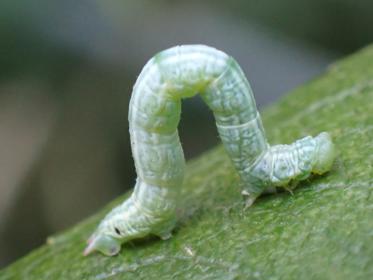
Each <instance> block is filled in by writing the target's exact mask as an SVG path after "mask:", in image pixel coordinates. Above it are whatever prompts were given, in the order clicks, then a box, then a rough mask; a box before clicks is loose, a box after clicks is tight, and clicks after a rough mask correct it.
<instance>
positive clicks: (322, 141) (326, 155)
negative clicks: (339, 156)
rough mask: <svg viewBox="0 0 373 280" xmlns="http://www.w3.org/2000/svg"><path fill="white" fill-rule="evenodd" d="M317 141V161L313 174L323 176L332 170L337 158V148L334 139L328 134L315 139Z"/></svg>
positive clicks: (321, 134)
mask: <svg viewBox="0 0 373 280" xmlns="http://www.w3.org/2000/svg"><path fill="white" fill-rule="evenodd" d="M315 140H316V145H317V146H316V148H317V153H316V157H315V159H316V161H315V164H314V166H313V168H312V172H313V173H316V174H323V173H325V172H327V171H329V170H330V168H331V167H332V165H333V161H334V158H335V148H334V144H333V142H332V139H331V137H330V135H329V133H327V132H322V133H320V134H319V135H317V136H316V137H315Z"/></svg>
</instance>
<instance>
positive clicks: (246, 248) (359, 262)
mask: <svg viewBox="0 0 373 280" xmlns="http://www.w3.org/2000/svg"><path fill="white" fill-rule="evenodd" d="M262 116H263V120H264V126H265V128H266V132H267V135H268V137H269V139H270V142H271V143H290V142H292V141H293V140H295V139H296V138H299V137H302V136H305V135H309V134H311V135H315V134H318V133H319V132H321V131H329V132H330V133H331V134H332V136H333V138H334V141H335V144H336V147H337V150H338V152H339V154H338V158H337V160H336V162H335V165H334V167H333V169H332V170H331V172H329V173H328V174H326V175H324V176H319V177H314V178H312V179H310V180H308V181H305V182H302V183H301V184H300V186H299V188H298V189H297V190H296V191H295V193H294V195H291V194H289V193H286V192H284V193H280V194H276V195H270V196H265V197H263V198H261V199H259V200H258V201H257V202H256V203H255V204H254V205H253V206H252V207H251V208H249V209H246V210H245V209H244V201H243V199H242V197H241V195H240V189H239V181H238V176H237V174H236V173H235V171H234V169H233V168H232V166H231V164H230V162H229V160H228V158H227V156H226V154H225V153H224V151H223V149H222V147H217V148H215V149H213V150H212V151H209V152H208V153H206V154H204V155H202V156H201V157H199V158H197V159H196V160H193V161H191V162H189V163H188V166H187V175H186V180H185V184H184V188H183V192H184V195H183V196H182V197H183V201H182V202H181V205H180V211H179V212H180V213H179V214H180V222H179V224H178V227H177V229H176V231H175V232H174V236H173V238H171V239H169V240H167V241H161V240H159V239H157V238H149V239H146V240H142V241H136V242H132V243H129V244H126V245H124V246H123V249H122V251H121V253H120V255H119V256H117V257H105V256H103V255H99V254H94V255H91V256H89V257H83V256H82V251H83V248H84V247H85V241H86V239H87V238H88V236H89V234H90V233H91V232H92V231H93V229H94V228H95V227H96V225H97V223H98V221H99V219H100V218H101V217H102V216H103V215H104V214H105V213H106V211H107V210H108V209H109V208H110V207H111V206H112V205H113V204H117V203H118V202H119V201H121V200H123V197H122V198H120V199H118V200H116V201H115V202H113V203H112V204H111V205H109V206H108V207H106V208H105V209H103V210H102V211H101V212H100V213H99V214H97V215H95V216H94V217H92V218H90V219H88V220H86V221H84V222H82V223H80V224H78V225H77V226H75V227H73V228H72V229H70V230H68V231H67V232H65V233H62V234H60V235H57V236H55V237H51V238H49V240H48V242H47V244H46V245H45V246H43V247H41V248H39V249H37V250H35V251H33V252H32V253H30V254H29V255H27V256H26V257H24V258H22V259H20V260H18V261H17V262H15V263H14V264H12V265H10V266H9V267H7V268H5V269H4V270H3V271H1V272H0V279H26V278H27V279H37V280H42V279H53V280H58V279H96V280H97V279H162V280H165V279H373V218H372V217H373V203H372V202H373V195H372V185H373V182H372V180H373V176H372V175H373V167H372V165H373V47H370V48H366V49H365V50H362V51H361V52H359V53H357V54H355V55H353V56H351V57H349V58H347V59H345V60H343V61H341V62H339V63H337V64H335V65H333V66H331V67H330V69H329V71H328V72H327V73H326V74H325V75H323V76H321V77H320V78H318V79H317V80H316V81H313V82H311V83H308V84H307V85H305V86H303V87H301V88H299V89H297V90H295V91H293V92H292V93H290V94H289V95H288V96H286V97H285V98H283V99H282V100H280V101H279V102H277V103H276V104H275V105H273V106H271V107H269V108H267V109H266V110H265V111H264V112H263V113H262ZM126 196H128V194H126ZM30 230H32V229H30Z"/></svg>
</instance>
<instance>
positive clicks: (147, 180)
mask: <svg viewBox="0 0 373 280" xmlns="http://www.w3.org/2000/svg"><path fill="white" fill-rule="evenodd" d="M197 93H200V94H201V96H202V98H203V99H204V101H205V102H206V104H207V105H208V106H209V108H210V109H211V110H212V112H213V114H214V116H215V119H216V124H217V128H218V132H219V135H220V137H221V139H222V142H223V144H224V147H225V150H226V151H227V153H228V154H229V156H230V158H231V160H232V162H233V164H234V166H235V167H236V170H237V171H238V173H239V175H240V177H241V183H242V187H243V190H244V191H243V193H244V194H245V195H247V196H248V198H247V201H248V205H250V204H251V203H252V202H253V201H254V200H255V199H256V198H257V197H258V196H259V195H260V194H261V193H262V192H263V191H264V190H265V189H266V188H268V187H269V186H286V185H287V184H289V182H290V181H294V182H297V181H299V180H302V179H305V178H306V177H308V176H309V175H310V174H311V173H312V172H313V173H323V172H325V171H327V170H328V169H329V168H330V166H331V163H332V161H333V158H334V153H333V146H332V143H331V140H330V137H329V136H328V135H327V134H325V133H324V134H321V135H320V136H318V137H316V138H312V137H307V138H305V139H302V140H299V141H297V142H295V143H294V144H292V145H278V146H273V147H270V146H269V144H268V143H267V141H266V137H265V133H264V128H263V125H262V122H261V118H260V115H259V113H258V111H257V108H256V105H255V100H254V97H253V93H252V90H251V88H250V85H249V82H248V81H247V79H246V77H245V75H244V73H243V71H242V70H241V68H240V66H239V65H238V63H237V62H236V61H235V60H234V59H233V58H231V57H229V56H227V55H226V54H225V53H223V52H221V51H218V50H216V49H214V48H211V47H207V46H202V45H191V46H180V47H174V48H171V49H168V50H165V51H163V52H161V53H159V54H157V55H156V56H155V57H154V58H152V59H151V60H150V61H149V62H148V63H147V64H146V65H145V67H144V69H143V71H142V72H141V74H140V76H139V78H138V79H137V81H136V84H135V86H134V89H133V95H132V98H131V101H130V110H129V123H130V134H131V146H132V153H133V157H134V160H135V165H136V171H137V174H138V180H137V183H136V186H135V190H134V193H133V195H132V196H131V197H130V198H129V199H128V200H127V201H125V202H124V203H123V204H122V205H120V206H118V207H117V208H115V209H114V210H113V211H112V212H111V213H109V214H108V216H107V217H106V218H105V219H104V220H103V221H102V222H101V224H100V226H99V227H98V229H97V231H96V232H95V234H94V235H93V237H92V240H93V241H91V242H90V245H89V246H88V249H87V251H86V252H87V253H89V252H91V251H93V250H99V251H101V252H103V253H104V254H108V255H113V254H116V253H117V252H118V251H119V249H120V244H121V243H122V242H125V241H127V240H130V239H133V238H138V237H142V236H145V235H147V234H150V233H152V234H156V235H158V236H160V237H162V238H168V237H169V236H170V232H171V230H172V228H173V227H174V224H175V222H176V218H175V208H176V204H177V202H178V194H179V193H180V188H181V186H182V182H183V176H184V165H185V160H184V155H183V150H182V147H181V144H180V140H179V136H178V133H177V126H178V123H179V120H180V110H181V99H182V98H187V97H192V96H194V95H195V94H197ZM212 191H213V190H212ZM118 232H119V233H118Z"/></svg>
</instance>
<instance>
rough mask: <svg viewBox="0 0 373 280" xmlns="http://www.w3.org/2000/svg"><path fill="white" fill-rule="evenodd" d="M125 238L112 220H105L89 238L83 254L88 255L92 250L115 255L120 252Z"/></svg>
mask: <svg viewBox="0 0 373 280" xmlns="http://www.w3.org/2000/svg"><path fill="white" fill-rule="evenodd" d="M109 220H110V219H109ZM124 238H125V236H124V235H123V233H122V232H120V231H119V229H118V228H117V227H115V226H113V223H112V222H108V220H103V221H102V222H101V224H100V225H99V226H98V228H97V229H96V231H95V232H94V233H93V234H92V235H91V237H90V238H89V239H88V241H87V243H88V245H87V247H86V248H85V250H84V253H83V255H84V256H87V255H89V254H90V253H92V252H95V251H99V252H101V253H102V254H104V255H106V256H114V255H116V254H118V253H119V251H120V247H121V244H122V243H123V242H124Z"/></svg>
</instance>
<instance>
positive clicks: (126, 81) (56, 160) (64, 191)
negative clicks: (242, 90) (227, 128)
mask: <svg viewBox="0 0 373 280" xmlns="http://www.w3.org/2000/svg"><path fill="white" fill-rule="evenodd" d="M372 12H373V1H369V0H366V1H364V0H360V1H356V0H282V1H278V0H238V1H222V0H207V1H195V0H188V1H171V0H153V1H145V0H116V1H114V0H106V1H96V0H80V1H76V0H64V1H53V0H33V1H29V0H1V1H0V268H1V267H3V266H5V265H6V264H8V263H10V262H12V261H14V260H16V259H17V258H19V257H20V256H22V255H24V254H26V253H27V252H29V251H30V250H32V249H33V248H35V247H37V246H39V245H41V244H43V243H44V242H45V240H46V237H47V236H48V235H50V234H53V233H55V232H57V231H60V230H64V229H66V228H68V227H69V226H72V225H73V224H74V223H76V222H78V221H80V220H82V219H83V218H85V217H87V216H89V215H91V214H93V213H94V212H95V211H97V210H98V209H99V208H100V207H102V206H103V205H105V204H106V203H107V202H109V201H110V200H111V199H113V198H114V197H116V196H118V195H119V194H122V193H123V192H125V191H126V190H128V189H130V188H132V187H133V185H134V180H135V172H134V167H133V161H132V157H131V153H130V143H129V135H128V123H127V112H128V101H129V98H130V95H131V89H132V86H133V84H134V82H135V80H136V77H137V75H138V74H139V73H140V71H141V69H142V66H143V65H144V64H145V63H146V61H147V60H148V59H149V58H151V57H152V56H153V55H154V54H155V53H156V52H158V51H160V50H163V49H165V48H168V47H171V46H174V45H178V44H191V43H202V44H208V45H211V46H215V47H216V48H218V49H221V50H224V51H225V52H227V53H228V54H231V55H232V56H234V57H235V58H236V59H237V61H238V62H239V63H240V65H241V66H242V68H243V69H244V71H245V73H246V74H247V76H248V79H249V81H250V83H251V85H252V87H253V90H254V93H255V97H256V100H257V104H258V106H259V107H260V108H261V107H263V106H264V105H266V104H269V103H271V102H274V101H275V100H276V99H278V98H279V97H280V96H281V95H282V94H284V93H286V92H287V91H289V90H291V89H292V88H294V87H296V86H297V85H300V84H302V83H304V82H306V81H308V80H310V79H312V78H314V77H315V76H316V75H318V74H320V73H322V72H323V71H324V70H325V68H326V67H327V65H328V64H329V63H331V62H332V61H334V60H336V59H337V58H339V57H341V56H344V55H347V54H349V53H351V52H354V51H355V50H357V49H359V48H361V47H363V46H365V45H367V44H368V43H369V42H371V41H372V39H373V32H372V27H373V17H372ZM180 127H181V129H180V136H181V139H182V143H183V147H184V150H185V153H186V158H187V159H189V158H191V157H193V156H196V155H198V154H200V153H201V152H203V151H205V150H207V149H208V148H210V147H213V146H214V145H215V144H217V143H218V142H219V139H218V137H217V132H216V129H215V127H214V121H213V118H212V115H211V113H210V112H209V111H208V110H207V108H206V106H205V105H204V104H203V103H202V102H201V100H200V98H198V97H197V98H193V99H188V100H185V102H184V103H183V113H182V120H181V124H180Z"/></svg>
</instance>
